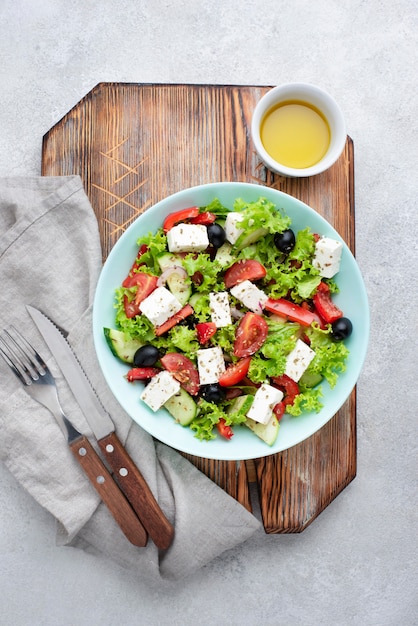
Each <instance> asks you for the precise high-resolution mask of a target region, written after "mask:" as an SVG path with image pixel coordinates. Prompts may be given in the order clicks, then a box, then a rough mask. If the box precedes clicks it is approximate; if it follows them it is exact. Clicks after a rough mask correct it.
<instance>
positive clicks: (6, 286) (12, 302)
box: [0, 176, 261, 584]
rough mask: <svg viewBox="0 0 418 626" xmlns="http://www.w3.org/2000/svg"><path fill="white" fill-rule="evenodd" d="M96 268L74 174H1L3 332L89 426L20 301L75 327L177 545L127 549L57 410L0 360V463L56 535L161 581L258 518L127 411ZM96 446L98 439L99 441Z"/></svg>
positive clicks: (92, 235) (193, 565)
mask: <svg viewBox="0 0 418 626" xmlns="http://www.w3.org/2000/svg"><path fill="white" fill-rule="evenodd" d="M100 269H101V250H100V243H99V234H98V227H97V222H96V218H95V215H94V212H93V210H92V207H91V205H90V203H89V200H88V198H87V196H86V195H85V193H84V190H83V186H82V183H81V180H80V178H79V177H78V176H69V177H47V178H46V177H33V178H4V179H0V276H1V290H0V329H1V328H5V327H7V326H8V325H9V324H11V323H13V324H14V325H15V326H16V327H17V328H19V329H20V330H21V331H23V332H24V334H25V335H26V336H27V338H28V340H29V341H30V342H31V343H32V344H33V345H34V346H35V347H36V348H37V349H38V351H39V352H40V353H41V354H42V355H43V356H44V358H46V360H47V362H48V364H49V366H50V368H51V371H52V373H53V374H54V376H55V377H56V379H57V385H58V393H59V396H60V400H61V404H62V406H63V408H64V411H65V412H66V414H67V415H68V417H69V418H70V420H71V421H73V423H74V425H75V426H76V428H77V429H79V430H80V431H81V432H83V433H84V434H86V435H87V436H91V434H92V433H91V430H90V428H89V426H88V424H87V422H86V421H85V419H84V416H83V415H82V413H81V411H80V409H79V407H78V404H77V403H76V401H75V399H74V397H73V396H72V394H71V392H70V390H69V388H68V386H67V384H66V382H65V381H64V380H63V378H62V375H61V373H60V371H59V369H58V367H57V365H56V364H55V362H54V360H53V359H52V357H51V355H50V353H49V351H48V349H47V348H46V346H45V344H44V343H43V340H42V338H41V337H40V335H39V333H38V331H37V329H36V328H35V327H34V325H33V323H32V321H31V319H30V317H29V315H28V313H27V311H26V308H25V304H32V305H33V306H35V307H37V308H39V309H41V310H42V311H44V312H45V313H46V314H48V315H49V316H51V318H52V319H53V320H54V321H55V322H56V323H58V324H59V325H60V326H61V327H62V328H65V329H66V330H67V331H69V335H68V339H69V341H70V343H71V344H72V346H73V348H74V349H75V351H76V353H77V356H78V357H79V359H80V361H81V362H82V365H83V367H84V369H85V371H86V373H87V374H88V376H89V378H90V380H91V382H92V384H93V385H94V387H95V388H96V390H97V391H98V393H99V395H100V397H101V399H102V401H103V403H104V405H105V406H106V408H107V409H108V411H109V413H110V414H111V416H112V418H113V420H114V422H115V425H116V430H117V433H118V435H119V438H120V439H121V441H122V442H123V443H125V445H126V448H127V450H128V452H129V453H130V454H131V456H132V458H133V459H134V460H135V462H136V463H137V465H138V467H139V469H140V470H141V472H142V473H143V475H144V477H145V479H146V480H147V482H148V484H149V485H150V487H151V489H152V491H153V493H154V495H155V497H156V498H157V500H158V502H159V503H160V506H161V507H162V509H163V510H164V512H165V514H166V515H167V517H168V518H169V519H170V521H171V522H172V523H173V524H174V527H175V538H174V541H173V543H172V545H171V546H170V548H169V549H168V550H167V551H165V552H159V551H158V550H157V548H156V547H155V545H154V544H153V543H152V541H151V540H150V541H149V542H148V545H147V546H146V547H145V548H137V547H135V546H133V545H131V544H130V543H129V542H128V541H127V539H126V538H125V536H124V535H123V534H122V532H121V531H120V529H119V527H118V526H117V525H116V523H115V522H114V520H113V518H112V517H111V515H110V513H109V512H108V510H107V508H106V507H105V506H104V505H103V503H102V502H101V501H100V499H99V497H98V495H97V493H96V491H95V490H94V489H93V487H92V486H91V485H90V483H89V481H88V480H87V478H86V477H85V475H84V474H83V472H82V471H81V469H80V468H79V466H78V464H77V462H76V461H75V460H74V459H73V456H72V453H71V451H70V450H69V449H68V447H67V445H66V441H65V439H64V437H63V435H62V433H61V430H60V429H59V427H58V425H57V424H56V422H55V420H54V418H53V417H52V416H51V414H50V413H49V412H48V411H47V410H46V409H44V408H43V407H42V406H40V405H39V404H37V403H36V402H35V401H33V400H32V399H31V398H29V396H28V395H27V394H26V392H25V391H24V388H23V387H22V385H20V383H19V381H18V380H17V379H16V378H15V377H14V376H13V375H12V373H11V372H9V370H8V368H7V366H6V365H5V364H4V363H3V362H1V363H0V371H1V385H0V433H1V436H0V458H1V460H2V461H3V462H4V463H5V465H6V466H7V467H8V469H9V470H10V472H12V474H14V476H15V477H16V479H17V480H18V481H19V482H20V483H21V484H22V485H23V487H24V488H25V489H27V491H28V492H29V493H30V494H31V495H32V496H33V497H34V498H35V499H36V500H37V501H38V502H39V504H40V505H42V506H43V507H44V508H45V509H47V510H48V511H49V512H50V513H51V514H52V515H53V516H54V517H55V518H56V520H57V522H58V524H57V529H58V530H57V542H58V543H59V544H60V545H71V546H73V547H78V548H82V549H85V550H88V551H89V552H93V553H95V554H98V553H100V554H105V555H107V557H109V558H111V559H113V560H114V561H116V562H117V563H119V564H120V565H121V566H123V567H126V568H131V569H132V570H133V571H134V572H135V575H136V576H138V577H140V578H141V579H144V580H147V581H148V582H152V581H155V582H156V583H157V584H160V583H161V582H162V581H163V580H175V579H180V578H183V577H186V576H188V575H190V574H191V573H192V572H193V571H195V570H196V569H198V568H199V567H201V566H203V565H205V564H206V563H208V562H209V561H211V560H212V559H213V558H215V557H217V556H219V555H220V554H222V553H223V552H224V551H225V550H228V549H231V548H233V547H235V546H237V545H238V544H240V543H242V542H244V541H246V540H247V539H248V538H249V537H251V536H252V535H253V533H254V532H255V531H257V530H258V529H259V528H260V527H261V525H260V523H259V521H258V520H257V519H256V518H255V517H254V516H252V515H251V514H250V513H248V512H247V511H246V510H245V509H244V507H242V506H241V505H240V504H238V503H237V502H236V501H235V500H234V499H233V498H231V497H230V496H228V495H227V494H226V493H225V492H224V491H223V490H221V489H220V488H218V487H217V486H216V485H215V484H214V483H213V482H212V481H210V480H209V479H208V478H207V477H206V476H205V475H204V474H202V473H201V472H199V471H198V470H197V469H196V468H195V467H194V466H193V465H192V464H191V463H189V462H188V461H187V460H185V459H184V458H183V457H182V456H181V455H180V454H178V453H177V452H175V451H174V450H172V449H171V448H169V447H168V446H165V445H163V444H161V443H159V442H155V441H154V440H153V439H152V437H150V436H149V435H148V434H147V433H146V432H144V431H143V430H142V429H141V428H140V427H139V426H137V425H136V424H135V423H133V421H132V420H131V419H130V418H129V416H128V415H127V414H126V413H125V412H124V411H123V409H121V407H120V406H119V404H118V403H117V402H116V400H115V399H114V397H113V395H112V393H111V392H110V390H109V389H108V387H107V385H106V382H105V381H104V378H103V377H102V375H101V372H100V368H99V365H98V363H97V359H96V355H95V351H94V346H93V341H92V330H91V303H92V300H93V295H94V290H95V286H96V281H97V279H98V275H99V272H100ZM92 442H93V441H92Z"/></svg>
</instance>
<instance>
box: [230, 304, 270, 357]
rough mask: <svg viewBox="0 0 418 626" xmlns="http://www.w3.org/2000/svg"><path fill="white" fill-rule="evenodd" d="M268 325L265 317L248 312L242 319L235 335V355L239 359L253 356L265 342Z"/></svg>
mask: <svg viewBox="0 0 418 626" xmlns="http://www.w3.org/2000/svg"><path fill="white" fill-rule="evenodd" d="M267 333H268V325H267V322H266V320H265V319H264V317H261V315H257V313H252V312H251V311H248V313H246V314H245V315H244V317H243V318H242V319H241V321H240V323H239V325H238V328H237V332H236V333H235V342H234V355H235V356H238V357H245V356H251V355H252V354H254V353H255V352H257V350H258V349H259V348H261V346H262V345H263V343H264V342H265V340H266V338H267Z"/></svg>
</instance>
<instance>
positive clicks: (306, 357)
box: [284, 339, 315, 382]
mask: <svg viewBox="0 0 418 626" xmlns="http://www.w3.org/2000/svg"><path fill="white" fill-rule="evenodd" d="M314 356H315V352H314V351H313V350H312V349H311V348H310V347H309V346H308V345H307V344H306V343H305V342H304V341H302V340H301V339H298V340H297V342H296V346H295V347H294V348H293V350H292V352H290V353H289V354H288V355H287V357H286V369H285V372H284V373H285V374H286V375H287V376H289V378H291V379H292V380H294V381H296V382H298V380H300V378H301V376H302V374H303V373H304V371H305V370H306V369H307V368H308V366H309V364H310V362H311V361H312V359H313V358H314Z"/></svg>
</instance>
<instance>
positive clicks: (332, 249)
mask: <svg viewBox="0 0 418 626" xmlns="http://www.w3.org/2000/svg"><path fill="white" fill-rule="evenodd" d="M342 250H343V244H342V243H341V241H336V240H335V239H330V238H329V237H322V238H321V239H319V240H318V241H317V243H316V245H315V254H314V257H313V260H312V265H313V266H314V267H315V268H316V269H318V270H319V273H320V274H321V276H323V277H324V278H332V277H333V276H335V274H337V272H338V271H339V269H340V261H341V253H342Z"/></svg>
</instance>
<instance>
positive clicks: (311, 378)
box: [299, 372, 323, 389]
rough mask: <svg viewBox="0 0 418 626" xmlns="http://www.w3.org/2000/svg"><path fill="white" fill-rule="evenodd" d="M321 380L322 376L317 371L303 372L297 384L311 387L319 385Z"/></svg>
mask: <svg viewBox="0 0 418 626" xmlns="http://www.w3.org/2000/svg"><path fill="white" fill-rule="evenodd" d="M322 380H323V377H322V376H321V374H318V372H304V373H303V374H302V376H301V377H300V379H299V384H300V385H303V386H304V387H308V389H312V387H316V386H317V385H319V383H320V382H321V381H322Z"/></svg>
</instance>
